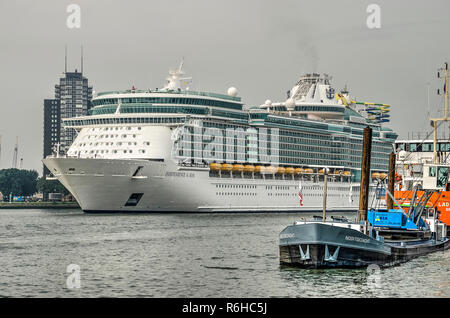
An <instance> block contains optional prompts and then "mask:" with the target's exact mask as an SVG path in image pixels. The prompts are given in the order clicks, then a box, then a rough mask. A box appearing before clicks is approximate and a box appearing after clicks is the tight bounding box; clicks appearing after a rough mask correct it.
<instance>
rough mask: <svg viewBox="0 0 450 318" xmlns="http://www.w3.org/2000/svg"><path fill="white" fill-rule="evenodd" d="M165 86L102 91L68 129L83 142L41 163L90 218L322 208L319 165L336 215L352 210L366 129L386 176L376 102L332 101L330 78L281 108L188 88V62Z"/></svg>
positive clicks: (387, 132) (387, 144)
mask: <svg viewBox="0 0 450 318" xmlns="http://www.w3.org/2000/svg"><path fill="white" fill-rule="evenodd" d="M167 80H168V81H167V84H166V85H165V86H164V87H163V88H162V89H155V90H138V89H135V88H134V87H133V88H132V89H131V90H128V91H114V92H104V93H99V94H98V95H97V96H95V97H94V98H93V101H92V104H93V108H92V109H91V110H90V114H89V115H88V116H84V117H76V118H71V119H68V120H65V121H64V122H65V127H66V129H75V130H76V131H77V132H78V135H77V138H76V139H75V141H74V143H73V144H72V146H71V147H70V149H69V151H68V153H67V156H65V157H60V156H59V155H58V154H56V155H54V156H51V157H47V158H46V159H44V163H45V164H46V165H47V167H48V168H49V169H50V171H51V172H52V173H53V174H54V176H55V177H57V178H58V179H59V180H60V181H61V182H62V183H63V184H64V185H65V186H66V187H67V188H68V189H69V191H71V193H72V194H73V195H74V197H75V198H76V199H77V201H78V202H79V204H80V206H81V207H82V209H83V210H85V211H124V212H125V211H131V212H133V211H186V212H222V211H233V212H236V211H245V212H249V211H314V210H321V208H322V195H323V191H322V187H323V178H324V176H323V169H324V168H327V169H329V171H330V173H329V174H328V177H327V178H328V180H329V183H328V207H329V209H331V210H333V209H334V210H348V209H357V206H358V198H359V183H358V181H359V178H360V174H361V173H360V164H361V145H362V133H363V129H364V128H365V127H366V126H367V125H369V126H371V127H372V128H373V144H372V159H371V160H372V164H371V165H372V169H373V171H374V172H375V173H378V174H379V175H381V174H385V173H386V172H387V170H388V154H389V153H390V152H391V151H392V143H393V142H394V140H395V139H396V137H397V135H396V134H395V132H393V131H392V130H391V129H389V128H386V127H382V126H381V122H380V117H379V115H376V116H375V117H374V115H373V114H372V113H371V110H370V109H368V108H369V107H372V108H374V107H376V106H374V105H375V104H370V106H368V105H366V104H365V103H358V102H356V101H355V100H353V99H352V98H351V97H350V96H349V94H348V91H347V90H343V91H341V92H340V93H336V92H335V90H334V88H332V86H331V84H330V81H331V78H330V77H329V76H328V75H320V74H307V75H305V76H302V77H301V78H300V80H299V81H298V83H297V84H296V85H295V86H294V87H293V88H292V89H291V90H290V91H289V96H288V99H287V100H286V101H282V102H273V103H272V102H271V101H270V100H267V101H266V102H265V103H264V104H262V105H260V106H259V107H253V108H247V107H245V105H244V104H243V102H242V100H241V98H240V97H238V96H237V89H236V88H234V87H231V88H229V89H228V92H227V94H216V93H207V92H199V91H192V90H190V89H189V87H188V85H189V82H190V80H191V79H190V78H188V77H185V74H184V72H183V71H182V65H180V67H179V68H178V69H177V70H175V71H171V72H170V74H169V77H168V79H167ZM388 107H389V106H388V105H386V107H385V108H388ZM378 111H379V112H380V113H381V110H380V109H378Z"/></svg>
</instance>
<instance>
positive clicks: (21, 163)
mask: <svg viewBox="0 0 450 318" xmlns="http://www.w3.org/2000/svg"><path fill="white" fill-rule="evenodd" d="M22 167H23V158H20V167H19V169H20V170H22Z"/></svg>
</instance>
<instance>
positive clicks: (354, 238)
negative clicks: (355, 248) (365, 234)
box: [345, 235, 370, 243]
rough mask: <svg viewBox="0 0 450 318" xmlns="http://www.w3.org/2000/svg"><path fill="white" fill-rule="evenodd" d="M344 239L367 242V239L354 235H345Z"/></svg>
mask: <svg viewBox="0 0 450 318" xmlns="http://www.w3.org/2000/svg"><path fill="white" fill-rule="evenodd" d="M345 239H346V240H347V241H356V242H359V243H369V241H370V240H369V239H363V238H361V237H356V236H348V235H347V236H346V237H345Z"/></svg>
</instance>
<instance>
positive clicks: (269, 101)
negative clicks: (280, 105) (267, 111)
mask: <svg viewBox="0 0 450 318" xmlns="http://www.w3.org/2000/svg"><path fill="white" fill-rule="evenodd" d="M264 104H265V105H267V106H270V105H272V101H271V100H270V99H267V100H266V101H265V102H264Z"/></svg>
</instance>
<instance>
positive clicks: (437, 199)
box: [394, 190, 450, 226]
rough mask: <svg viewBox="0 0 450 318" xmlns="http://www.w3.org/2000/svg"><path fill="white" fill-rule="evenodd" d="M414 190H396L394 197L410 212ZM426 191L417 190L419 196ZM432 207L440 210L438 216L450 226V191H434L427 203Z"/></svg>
mask: <svg viewBox="0 0 450 318" xmlns="http://www.w3.org/2000/svg"><path fill="white" fill-rule="evenodd" d="M413 193H414V191H410V190H406V191H394V198H395V200H397V202H398V204H400V206H401V208H402V209H404V210H405V212H408V210H409V205H410V203H411V198H412V196H413ZM423 194H424V191H417V196H418V197H421V196H422V195H423ZM426 206H427V207H428V208H430V209H435V211H437V212H438V217H439V220H440V221H441V222H444V223H445V224H447V226H450V191H441V192H440V193H433V195H432V196H431V198H430V199H429V200H428V203H427V205H426Z"/></svg>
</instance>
